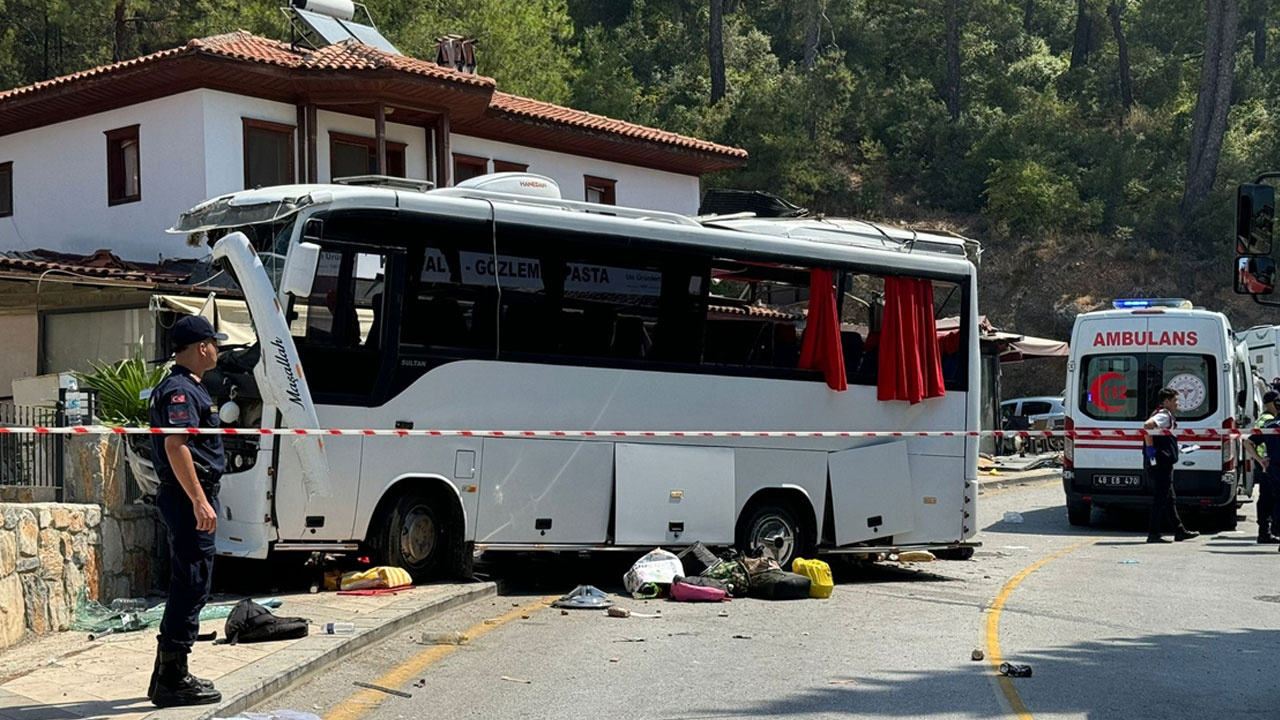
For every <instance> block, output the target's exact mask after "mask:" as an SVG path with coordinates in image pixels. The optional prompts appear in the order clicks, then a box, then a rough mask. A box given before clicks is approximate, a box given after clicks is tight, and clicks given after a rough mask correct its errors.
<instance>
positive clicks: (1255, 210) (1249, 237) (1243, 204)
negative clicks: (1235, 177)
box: [1236, 185, 1276, 255]
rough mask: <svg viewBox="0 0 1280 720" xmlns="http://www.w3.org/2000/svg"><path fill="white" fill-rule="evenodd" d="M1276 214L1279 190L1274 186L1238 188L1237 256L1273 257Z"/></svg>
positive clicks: (1243, 186)
mask: <svg viewBox="0 0 1280 720" xmlns="http://www.w3.org/2000/svg"><path fill="white" fill-rule="evenodd" d="M1275 215H1276V189H1275V188H1274V187H1272V186H1271V185H1241V186H1239V187H1238V188H1237V189H1236V253H1237V254H1238V255H1270V254H1271V230H1272V225H1273V223H1274V222H1275Z"/></svg>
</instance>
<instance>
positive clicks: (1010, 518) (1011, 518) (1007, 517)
mask: <svg viewBox="0 0 1280 720" xmlns="http://www.w3.org/2000/svg"><path fill="white" fill-rule="evenodd" d="M1004 522H1007V523H1012V524H1014V525H1021V524H1022V514H1021V513H1016V512H1012V511H1010V512H1006V513H1005V514H1004Z"/></svg>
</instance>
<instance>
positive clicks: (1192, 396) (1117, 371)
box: [1062, 299, 1254, 528]
mask: <svg viewBox="0 0 1280 720" xmlns="http://www.w3.org/2000/svg"><path fill="white" fill-rule="evenodd" d="M1113 306H1114V309H1111V310H1102V311H1098V312H1090V313H1083V314H1081V315H1079V316H1077V317H1076V323H1075V328H1074V329H1073V330H1072V334H1071V355H1070V358H1069V361H1068V364H1067V394H1066V397H1067V420H1066V427H1067V429H1068V430H1075V431H1076V432H1077V434H1076V436H1075V437H1073V438H1071V437H1069V438H1068V439H1067V441H1066V450H1065V453H1064V460H1063V471H1062V486H1063V489H1064V490H1065V491H1066V495H1067V518H1068V520H1069V521H1070V523H1071V524H1072V525H1088V524H1089V521H1090V517H1091V514H1092V510H1093V507H1094V506H1095V505H1096V506H1098V507H1101V508H1107V507H1113V506H1145V505H1150V503H1151V486H1150V484H1149V482H1148V480H1147V477H1146V472H1145V470H1144V465H1143V457H1142V444H1143V443H1142V439H1141V438H1139V437H1124V438H1118V437H1105V436H1104V435H1103V436H1099V437H1089V433H1090V432H1092V431H1095V430H1117V429H1123V430H1140V429H1141V428H1142V425H1143V422H1144V421H1145V420H1146V419H1147V418H1148V417H1149V416H1150V415H1151V413H1152V411H1153V410H1154V409H1155V407H1156V400H1155V397H1156V392H1157V391H1159V390H1160V389H1161V388H1164V387H1171V388H1173V389H1175V390H1177V391H1178V412H1177V413H1176V417H1177V421H1178V429H1179V430H1180V431H1187V430H1190V431H1199V432H1195V433H1194V434H1193V435H1191V436H1190V437H1185V438H1184V437H1180V438H1179V445H1180V447H1181V449H1182V452H1181V453H1180V455H1179V458H1178V464H1177V465H1176V466H1175V469H1174V474H1173V484H1174V490H1175V492H1176V493H1177V497H1178V505H1179V507H1180V508H1186V507H1194V508H1196V509H1199V510H1203V511H1206V512H1207V513H1210V514H1211V515H1213V516H1214V517H1215V519H1216V520H1217V521H1218V522H1217V524H1219V525H1220V526H1222V527H1226V528H1234V527H1235V524H1236V510H1237V506H1238V505H1239V504H1240V503H1241V502H1244V501H1246V500H1247V499H1248V498H1249V497H1250V496H1251V495H1252V493H1253V482H1252V474H1251V473H1249V472H1247V471H1246V470H1247V468H1246V467H1245V462H1244V461H1243V460H1244V457H1245V456H1244V453H1243V449H1242V447H1241V442H1240V440H1239V439H1238V438H1224V437H1223V436H1222V434H1221V431H1222V430H1224V429H1225V430H1231V429H1233V428H1247V427H1249V425H1250V424H1251V422H1252V419H1253V418H1252V416H1253V414H1254V393H1253V391H1252V389H1253V384H1252V371H1251V369H1250V364H1249V354H1248V349H1247V347H1246V346H1245V344H1244V343H1243V342H1239V341H1237V339H1236V338H1235V335H1234V334H1233V332H1232V329H1231V323H1230V322H1229V321H1228V320H1227V318H1226V316H1225V315H1223V314H1222V313H1217V312H1210V311H1208V310H1204V309H1201V308H1193V307H1192V306H1191V303H1190V302H1188V301H1186V300H1180V299H1126V300H1116V301H1115V302H1114V303H1113Z"/></svg>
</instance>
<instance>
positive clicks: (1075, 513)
mask: <svg viewBox="0 0 1280 720" xmlns="http://www.w3.org/2000/svg"><path fill="white" fill-rule="evenodd" d="M1092 519H1093V503H1091V502H1088V501H1085V500H1079V501H1073V500H1068V501H1067V522H1069V523H1071V524H1072V525H1075V526H1076V527H1084V526H1086V525H1088V524H1089V521H1090V520H1092Z"/></svg>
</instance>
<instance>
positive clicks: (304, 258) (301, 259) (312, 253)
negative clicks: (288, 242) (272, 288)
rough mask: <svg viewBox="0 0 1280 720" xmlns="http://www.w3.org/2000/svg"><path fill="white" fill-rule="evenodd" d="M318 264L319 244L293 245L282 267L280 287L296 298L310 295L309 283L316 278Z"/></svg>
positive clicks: (304, 243) (302, 243) (303, 243)
mask: <svg viewBox="0 0 1280 720" xmlns="http://www.w3.org/2000/svg"><path fill="white" fill-rule="evenodd" d="M319 266H320V246H319V245H317V244H315V243H309V242H301V243H298V244H297V245H294V246H293V251H292V252H290V253H289V261H288V263H287V264H286V265H285V268H284V278H283V279H281V281H280V289H281V290H283V291H284V292H286V293H288V294H290V295H292V296H294V297H296V298H305V297H310V296H311V284H312V283H313V282H314V281H315V279H316V268H317V267H319Z"/></svg>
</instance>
